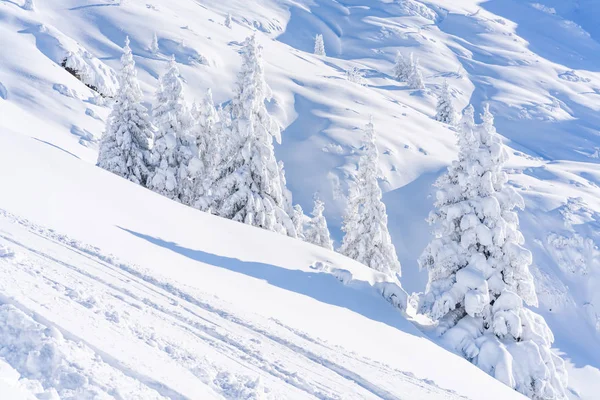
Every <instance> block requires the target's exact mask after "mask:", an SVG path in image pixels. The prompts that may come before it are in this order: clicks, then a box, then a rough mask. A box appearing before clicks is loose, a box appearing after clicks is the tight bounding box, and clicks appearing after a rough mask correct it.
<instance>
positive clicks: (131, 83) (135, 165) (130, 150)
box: [97, 38, 153, 184]
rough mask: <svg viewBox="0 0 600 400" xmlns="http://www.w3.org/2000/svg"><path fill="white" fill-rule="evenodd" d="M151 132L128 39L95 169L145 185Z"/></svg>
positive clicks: (147, 173) (127, 39)
mask: <svg viewBox="0 0 600 400" xmlns="http://www.w3.org/2000/svg"><path fill="white" fill-rule="evenodd" d="M152 131H153V127H152V124H151V123H150V118H149V116H148V110H146V107H144V106H143V105H142V91H141V90H140V85H139V82H138V80H137V73H136V70H135V62H134V60H133V55H132V53H131V49H130V48H129V38H126V39H125V47H124V48H123V56H122V57H121V71H120V73H119V90H118V91H117V94H116V95H115V98H114V105H113V109H112V112H111V113H110V116H109V117H108V122H107V124H106V130H105V132H104V134H103V135H102V139H101V141H100V149H99V151H98V162H97V165H98V166H99V167H101V168H104V169H105V170H107V171H110V172H112V173H114V174H117V175H119V176H122V177H123V178H125V179H129V180H130V181H132V182H135V183H137V184H145V183H146V180H147V178H148V175H149V168H148V167H149V159H148V158H149V157H148V156H149V154H148V151H149V148H150V143H151V142H152V136H153V133H152Z"/></svg>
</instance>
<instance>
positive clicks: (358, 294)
mask: <svg viewBox="0 0 600 400" xmlns="http://www.w3.org/2000/svg"><path fill="white" fill-rule="evenodd" d="M0 149H1V150H0V160H1V161H0V167H1V168H0V171H2V172H0V179H1V180H2V182H3V187H4V189H5V190H4V191H3V195H2V204H3V207H4V208H5V209H3V210H2V211H0V245H1V246H2V249H3V250H2V254H3V256H2V257H1V258H0V293H1V296H0V303H1V304H2V305H0V357H1V359H2V360H4V361H5V362H6V363H8V364H9V365H10V368H12V369H14V370H16V372H14V371H10V370H9V372H8V373H7V376H9V377H11V376H13V378H12V379H9V380H8V382H7V384H11V382H12V386H14V387H15V390H17V389H18V388H21V389H23V388H25V389H27V390H28V391H30V392H33V393H36V391H37V392H40V391H44V390H45V391H46V392H52V391H53V390H55V391H57V392H58V395H59V396H60V398H74V399H82V398H95V397H94V395H99V396H100V397H98V398H104V397H102V396H105V397H106V398H108V396H113V397H116V398H123V399H134V398H140V399H141V398H143V399H149V398H162V397H161V396H164V397H169V398H174V399H184V398H190V399H194V398H202V399H204V398H229V399H254V398H275V399H291V398H298V399H306V398H320V399H343V398H356V399H371V398H372V399H375V398H382V399H401V398H410V399H438V398H439V399H460V398H472V399H478V398H482V396H484V393H485V392H486V391H487V390H488V387H490V386H493V387H494V388H495V390H494V394H493V396H495V397H493V398H497V399H508V398H519V397H520V396H519V395H518V394H517V393H515V392H513V391H512V390H510V389H509V388H507V387H504V386H503V385H502V384H500V383H499V382H496V381H494V380H493V379H492V378H490V377H489V376H487V375H485V374H484V373H483V372H481V371H479V370H477V369H476V368H474V367H473V366H472V365H470V364H469V363H468V362H466V361H465V360H463V359H461V358H460V357H458V356H455V355H452V354H451V353H449V352H447V351H445V350H443V349H442V348H440V347H438V346H437V345H436V344H434V343H432V342H431V341H429V340H428V339H426V338H425V337H424V336H423V334H421V333H420V332H419V331H418V330H417V329H416V328H415V327H414V326H413V325H412V324H411V323H410V322H408V321H407V320H405V319H404V317H403V316H402V314H401V313H400V311H399V310H398V309H397V308H395V307H394V306H393V305H392V304H390V303H388V302H387V301H386V300H385V299H384V298H383V297H382V295H381V294H380V292H379V291H378V290H377V287H378V284H381V283H382V282H385V281H386V280H387V279H386V278H385V277H384V276H383V275H379V274H377V273H374V272H373V271H371V270H369V269H368V268H367V267H364V266H362V265H360V264H357V263H355V262H352V261H351V260H348V259H346V258H345V257H342V256H340V255H337V254H334V253H330V252H328V251H326V250H324V249H320V248H317V247H314V246H312V245H308V244H305V243H303V242H300V241H297V240H294V239H290V238H287V237H284V236H281V235H277V234H274V233H271V232H267V231H262V230H257V229H255V228H252V227H248V226H245V225H242V224H238V223H234V222H232V221H228V220H223V219H220V218H217V217H212V216H209V215H206V214H203V213H200V212H197V211H195V210H192V209H189V208H187V207H184V206H181V205H179V204H176V203H173V202H170V201H168V200H166V199H165V198H163V197H160V196H158V195H156V194H154V193H152V192H149V191H148V190H146V189H143V188H140V187H137V186H135V185H131V184H130V183H128V182H125V181H123V180H121V179H119V178H117V177H115V176H113V175H111V174H109V173H107V172H105V171H102V170H99V169H97V168H95V167H93V166H91V165H89V164H87V163H85V162H83V161H80V160H77V159H76V158H74V157H72V156H70V155H68V154H66V153H64V152H62V151H60V150H57V149H55V148H52V147H48V146H46V145H45V144H43V143H40V142H37V141H35V140H33V139H30V138H25V137H22V136H18V135H15V134H11V133H2V134H0ZM45 165H52V166H53V168H52V169H46V168H44V166H45ZM9 166H13V167H14V168H15V169H13V170H12V172H8V171H9V169H10V168H9ZM15 170H16V171H19V172H18V173H14V171H15ZM73 171H76V172H75V173H73ZM23 180H25V181H28V182H29V183H30V184H29V185H27V186H26V187H21V188H20V189H19V186H20V184H19V182H22V181H23ZM50 188H52V189H53V190H50ZM39 193H45V194H46V195H45V196H44V197H45V199H44V200H43V201H41V199H40V198H39V197H38V194H39ZM115 202H119V203H120V204H121V205H120V206H119V207H118V208H117V209H115ZM33 221H37V222H35V223H34V222H33ZM49 226H51V227H53V228H52V229H48V228H47V227H49ZM91 226H93V227H94V229H89V227H91ZM75 238H77V239H75ZM241 238H244V239H243V241H242V240H241ZM236 240H239V242H238V243H237V245H236V246H234V247H233V248H232V246H231V242H232V241H236ZM87 243H94V245H96V246H98V247H94V246H91V245H89V244H87ZM110 254H116V255H118V256H120V258H119V259H117V258H116V257H114V256H111V255H110ZM319 262H320V263H321V264H319ZM323 265H327V266H328V268H327V269H326V268H324V267H323ZM335 269H338V271H337V272H336V273H333V274H332V273H330V272H331V271H335ZM340 278H343V281H341V280H340ZM390 284H391V283H390ZM16 373H19V374H20V375H21V377H22V379H21V380H20V381H18V383H15V379H14V375H16ZM486 396H487V395H486ZM487 398H490V397H487Z"/></svg>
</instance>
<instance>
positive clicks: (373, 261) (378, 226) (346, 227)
mask: <svg viewBox="0 0 600 400" xmlns="http://www.w3.org/2000/svg"><path fill="white" fill-rule="evenodd" d="M378 164H379V153H378V151H377V146H376V144H375V128H374V126H373V122H372V121H370V122H369V123H368V124H367V126H366V129H365V143H364V147H363V153H362V155H361V157H360V160H359V162H358V170H357V174H356V180H355V182H354V186H353V190H351V193H350V196H349V198H348V205H347V209H346V212H345V215H344V224H343V226H342V230H343V231H344V232H345V235H344V239H343V241H342V246H341V247H340V249H339V250H338V251H339V252H340V253H342V254H344V255H346V256H348V257H350V258H352V259H354V260H356V261H358V262H360V263H362V264H364V265H366V266H368V267H370V268H372V269H374V270H377V271H381V272H384V273H386V274H388V275H392V274H393V273H398V274H399V273H400V262H399V261H398V256H397V255H396V248H395V247H394V245H393V244H392V240H391V237H390V233H389V231H388V227H387V212H386V208H385V204H383V202H382V201H381V197H382V194H381V189H380V188H379V183H378V178H379V177H380V171H379V165H378Z"/></svg>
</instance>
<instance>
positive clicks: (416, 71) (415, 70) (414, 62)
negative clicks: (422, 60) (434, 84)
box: [407, 53, 425, 89]
mask: <svg viewBox="0 0 600 400" xmlns="http://www.w3.org/2000/svg"><path fill="white" fill-rule="evenodd" d="M409 62H410V70H409V73H408V79H407V83H408V86H409V87H410V88H411V89H425V83H424V82H423V74H422V73H421V65H420V64H419V59H418V58H415V57H414V56H413V54H412V53H410V60H409Z"/></svg>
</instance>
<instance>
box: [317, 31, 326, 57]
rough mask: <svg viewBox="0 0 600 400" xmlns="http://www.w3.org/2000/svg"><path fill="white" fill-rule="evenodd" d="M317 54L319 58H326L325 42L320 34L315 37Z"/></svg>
mask: <svg viewBox="0 0 600 400" xmlns="http://www.w3.org/2000/svg"><path fill="white" fill-rule="evenodd" d="M315 54H316V55H318V56H325V55H326V54H325V42H324V41H323V35H321V34H320V33H319V34H317V36H315Z"/></svg>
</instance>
